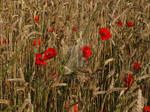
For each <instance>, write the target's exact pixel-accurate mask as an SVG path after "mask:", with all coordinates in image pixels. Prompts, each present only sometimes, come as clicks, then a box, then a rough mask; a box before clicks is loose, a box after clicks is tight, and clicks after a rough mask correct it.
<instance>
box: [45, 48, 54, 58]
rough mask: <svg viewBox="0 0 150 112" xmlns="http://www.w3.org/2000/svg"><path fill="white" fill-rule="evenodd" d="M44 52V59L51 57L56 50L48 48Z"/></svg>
mask: <svg viewBox="0 0 150 112" xmlns="http://www.w3.org/2000/svg"><path fill="white" fill-rule="evenodd" d="M44 54H45V56H44V58H43V59H44V60H47V59H51V58H53V57H54V56H55V55H56V50H55V49H54V48H49V49H47V50H46V51H44Z"/></svg>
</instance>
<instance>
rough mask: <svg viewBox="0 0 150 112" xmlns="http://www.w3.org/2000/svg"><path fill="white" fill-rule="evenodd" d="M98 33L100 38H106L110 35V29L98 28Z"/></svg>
mask: <svg viewBox="0 0 150 112" xmlns="http://www.w3.org/2000/svg"><path fill="white" fill-rule="evenodd" d="M99 33H100V35H101V40H107V39H110V38H111V37H112V35H111V33H110V30H109V29H107V28H99Z"/></svg>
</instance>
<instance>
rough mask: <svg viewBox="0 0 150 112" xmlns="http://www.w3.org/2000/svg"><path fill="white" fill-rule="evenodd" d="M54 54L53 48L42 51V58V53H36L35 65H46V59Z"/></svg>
mask: <svg viewBox="0 0 150 112" xmlns="http://www.w3.org/2000/svg"><path fill="white" fill-rule="evenodd" d="M55 55H56V50H55V49H54V48H49V49H47V50H46V51H44V57H43V58H42V54H41V53H38V54H36V60H35V64H36V65H42V66H44V65H46V62H45V61H46V60H48V59H51V58H53V57H54V56H55Z"/></svg>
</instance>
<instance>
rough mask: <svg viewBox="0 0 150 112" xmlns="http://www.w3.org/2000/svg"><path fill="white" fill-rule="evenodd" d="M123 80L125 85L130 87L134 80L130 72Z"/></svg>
mask: <svg viewBox="0 0 150 112" xmlns="http://www.w3.org/2000/svg"><path fill="white" fill-rule="evenodd" d="M124 82H125V87H128V88H129V87H131V86H132V84H133V82H134V79H133V77H132V76H131V74H129V76H128V77H127V78H125V79H124Z"/></svg>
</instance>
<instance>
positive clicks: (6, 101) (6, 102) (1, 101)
mask: <svg viewBox="0 0 150 112" xmlns="http://www.w3.org/2000/svg"><path fill="white" fill-rule="evenodd" d="M0 104H6V105H9V104H10V102H9V101H8V100H3V99H0Z"/></svg>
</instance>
